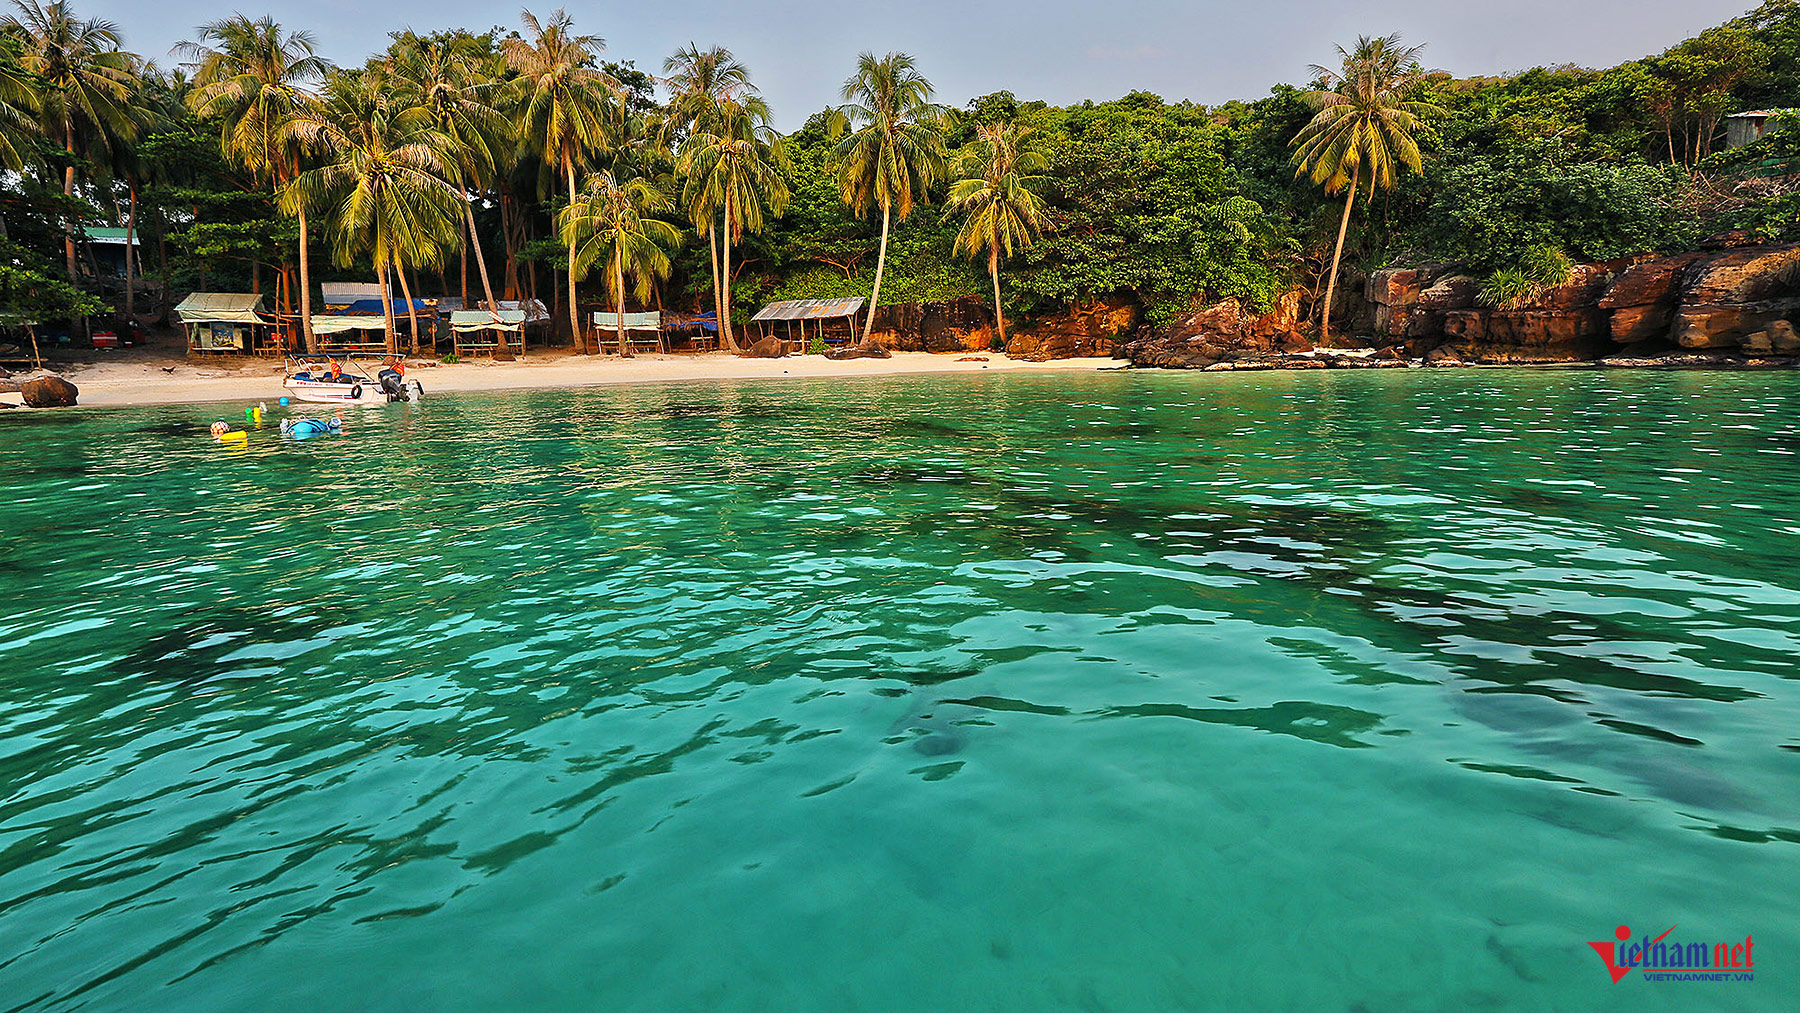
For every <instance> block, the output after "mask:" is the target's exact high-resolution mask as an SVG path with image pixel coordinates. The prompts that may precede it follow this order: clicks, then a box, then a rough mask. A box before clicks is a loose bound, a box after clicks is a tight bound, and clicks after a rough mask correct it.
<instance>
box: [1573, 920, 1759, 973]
mask: <svg viewBox="0 0 1800 1013" xmlns="http://www.w3.org/2000/svg"><path fill="white" fill-rule="evenodd" d="M1677 927H1678V926H1673V925H1671V926H1670V927H1669V931H1668V932H1664V933H1663V934H1662V935H1660V936H1657V937H1656V938H1655V939H1652V938H1650V937H1649V936H1645V937H1644V938H1643V939H1642V940H1641V941H1639V942H1635V943H1634V942H1632V941H1631V928H1630V926H1627V925H1621V926H1619V927H1618V929H1617V930H1616V931H1614V932H1613V936H1614V937H1615V938H1616V939H1617V940H1618V942H1603V943H1594V942H1590V943H1588V945H1589V946H1591V947H1593V948H1594V952H1595V953H1598V954H1599V955H1600V959H1601V960H1602V961H1604V962H1605V964H1606V970H1607V971H1608V972H1609V973H1610V974H1611V975H1612V980H1613V984H1615V985H1617V984H1618V983H1619V979H1620V978H1623V977H1625V976H1626V975H1627V974H1630V973H1631V972H1633V971H1636V972H1638V973H1639V974H1641V975H1643V977H1644V979H1645V980H1647V981H1755V980H1756V973H1755V967H1756V964H1755V963H1754V961H1753V958H1752V956H1751V947H1752V946H1753V944H1752V942H1751V940H1750V937H1749V936H1745V937H1744V941H1743V942H1741V943H1700V942H1687V941H1684V940H1676V941H1673V942H1669V941H1666V940H1668V938H1669V933H1670V932H1674V931H1675V929H1676V928H1677Z"/></svg>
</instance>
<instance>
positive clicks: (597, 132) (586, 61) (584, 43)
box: [501, 10, 624, 352]
mask: <svg viewBox="0 0 1800 1013" xmlns="http://www.w3.org/2000/svg"><path fill="white" fill-rule="evenodd" d="M520 17H521V18H522V20H523V21H524V23H525V35H524V37H516V36H515V37H513V38H509V39H507V40H506V42H505V45H504V47H503V48H502V50H501V53H502V55H503V56H504V57H505V59H506V65H507V68H508V69H509V70H511V71H512V73H513V74H514V75H515V77H514V87H515V88H516V89H517V92H516V94H517V100H518V114H517V121H518V123H519V127H520V130H519V140H520V142H521V146H522V147H523V148H524V149H525V150H526V151H528V152H530V153H534V154H535V155H536V156H537V157H538V158H539V159H540V160H541V161H542V162H543V164H544V166H545V168H546V169H548V170H549V171H551V172H558V171H560V172H561V173H562V176H563V180H564V182H565V183H566V184H567V186H568V193H569V198H570V200H573V199H574V197H575V171H576V168H577V167H578V166H580V165H582V164H584V163H586V162H587V161H588V159H589V158H590V157H592V156H594V155H596V154H603V153H605V152H606V151H607V150H608V137H609V125H610V124H609V121H610V120H611V119H613V118H614V117H616V116H618V115H620V114H621V113H622V111H623V110H622V107H623V104H624V103H623V102H622V100H621V97H620V95H619V84H618V82H617V81H615V80H613V78H612V76H611V75H610V74H607V73H606V72H605V71H603V70H601V69H600V68H599V67H597V66H595V57H596V56H597V54H598V53H599V51H600V50H601V49H602V48H604V47H605V46H606V40H604V39H602V38H600V37H599V36H598V35H576V34H575V31H574V21H573V19H571V18H570V17H569V15H568V14H567V13H566V12H564V11H562V10H556V11H553V12H552V13H551V15H550V18H549V20H548V21H539V20H538V18H537V17H536V16H535V15H533V14H532V13H531V12H530V11H524V12H522V13H521V14H520ZM575 282H576V277H575V247H574V241H573V240H572V239H571V240H570V241H569V336H570V337H571V338H573V339H574V340H576V341H578V342H580V343H581V350H582V351H583V352H586V351H587V350H588V348H587V339H586V338H585V337H584V336H583V335H582V330H581V323H580V313H579V311H578V309H577V307H576V295H575Z"/></svg>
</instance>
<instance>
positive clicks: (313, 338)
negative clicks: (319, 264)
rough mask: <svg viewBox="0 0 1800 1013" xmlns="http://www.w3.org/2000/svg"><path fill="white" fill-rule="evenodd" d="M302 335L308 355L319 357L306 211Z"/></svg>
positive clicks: (302, 250) (303, 217)
mask: <svg viewBox="0 0 1800 1013" xmlns="http://www.w3.org/2000/svg"><path fill="white" fill-rule="evenodd" d="M299 219H300V333H301V334H302V335H303V336H304V337H305V339H306V351H307V352H308V354H312V355H317V354H318V351H319V338H318V335H316V334H314V333H313V329H312V265H311V263H310V258H309V257H308V255H307V251H306V209H305V208H301V209H300V214H299Z"/></svg>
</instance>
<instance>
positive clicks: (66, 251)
mask: <svg viewBox="0 0 1800 1013" xmlns="http://www.w3.org/2000/svg"><path fill="white" fill-rule="evenodd" d="M63 153H64V154H66V155H68V156H69V164H68V165H65V166H63V197H64V198H71V199H72V198H73V197H74V196H75V123H74V121H73V120H71V119H69V117H68V116H67V115H64V117H63ZM65 206H66V204H65ZM63 256H64V258H66V259H67V260H68V262H69V280H70V281H74V280H75V221H74V219H72V218H68V217H65V218H64V219H63Z"/></svg>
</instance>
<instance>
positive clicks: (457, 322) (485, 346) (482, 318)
mask: <svg viewBox="0 0 1800 1013" xmlns="http://www.w3.org/2000/svg"><path fill="white" fill-rule="evenodd" d="M501 332H506V333H508V334H516V335H518V342H519V351H521V352H523V351H524V350H525V311H524V310H518V309H514V310H497V311H495V312H492V313H490V312H488V311H487V310H452V311H451V313H450V340H451V342H452V345H453V348H454V349H455V351H456V354H457V355H458V356H459V357H460V356H462V355H463V354H464V353H465V352H474V351H492V350H495V349H498V348H499V347H500V334H501Z"/></svg>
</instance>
